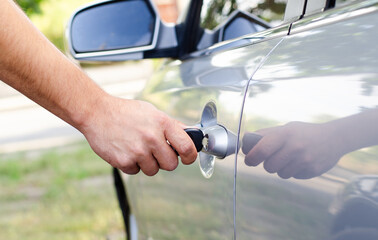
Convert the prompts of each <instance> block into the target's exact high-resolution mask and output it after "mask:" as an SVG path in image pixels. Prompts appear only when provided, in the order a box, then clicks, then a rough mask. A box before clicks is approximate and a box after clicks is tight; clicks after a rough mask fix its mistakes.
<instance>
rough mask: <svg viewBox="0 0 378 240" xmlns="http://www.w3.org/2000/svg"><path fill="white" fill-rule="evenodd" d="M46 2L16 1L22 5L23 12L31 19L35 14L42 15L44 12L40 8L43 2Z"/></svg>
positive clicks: (41, 0) (40, 0)
mask: <svg viewBox="0 0 378 240" xmlns="http://www.w3.org/2000/svg"><path fill="white" fill-rule="evenodd" d="M43 1H44V0H16V2H17V3H18V4H19V5H20V7H21V8H22V10H24V12H25V13H26V15H28V16H29V17H30V16H31V15H33V14H41V13H42V10H41V8H40V4H41V2H43Z"/></svg>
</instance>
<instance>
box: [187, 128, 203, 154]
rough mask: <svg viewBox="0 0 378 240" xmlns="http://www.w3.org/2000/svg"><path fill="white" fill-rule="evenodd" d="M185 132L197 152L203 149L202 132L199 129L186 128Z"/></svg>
mask: <svg viewBox="0 0 378 240" xmlns="http://www.w3.org/2000/svg"><path fill="white" fill-rule="evenodd" d="M184 130H185V132H186V133H187V134H188V135H189V137H190V138H191V139H192V141H193V143H194V146H196V149H197V152H200V151H201V150H202V148H203V145H202V140H203V138H204V135H203V132H202V131H201V129H199V128H187V129H184Z"/></svg>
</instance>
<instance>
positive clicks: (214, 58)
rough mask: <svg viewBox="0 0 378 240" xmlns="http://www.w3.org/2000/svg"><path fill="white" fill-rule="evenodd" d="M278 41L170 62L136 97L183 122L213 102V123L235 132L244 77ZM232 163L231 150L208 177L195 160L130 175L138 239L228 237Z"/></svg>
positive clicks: (230, 230) (198, 115) (196, 117)
mask: <svg viewBox="0 0 378 240" xmlns="http://www.w3.org/2000/svg"><path fill="white" fill-rule="evenodd" d="M286 30H287V29H286ZM279 41H280V39H279V38H277V39H273V40H271V41H266V42H264V43H261V44H259V46H258V47H257V45H256V46H254V45H251V46H248V47H245V48H240V49H235V50H230V51H227V52H221V53H218V54H213V55H211V56H204V57H200V58H196V59H192V60H188V61H185V62H181V61H174V62H171V63H170V64H169V65H168V67H164V69H162V70H160V71H159V72H157V73H156V74H155V76H154V77H153V79H152V80H151V81H150V82H149V84H148V86H147V87H146V89H145V90H144V92H143V94H142V95H141V97H140V98H141V99H143V100H147V101H150V102H152V103H153V104H154V105H156V106H157V107H158V108H159V109H161V110H163V111H164V112H166V113H168V114H169V115H170V116H172V117H174V118H176V119H179V120H181V121H182V122H184V123H185V124H188V125H195V124H197V123H199V121H200V118H201V114H202V109H203V108H204V106H205V105H206V103H208V102H214V103H215V105H216V106H217V115H218V123H219V124H221V125H223V126H225V127H226V128H227V129H228V130H230V131H232V132H234V133H237V132H238V127H239V119H240V112H241V106H242V101H243V97H244V93H245V86H246V84H247V82H248V80H249V76H251V75H252V73H253V72H254V71H255V69H257V67H258V66H259V64H260V63H261V61H262V60H263V59H264V57H265V56H266V55H267V54H268V53H269V51H270V50H271V49H272V48H273V47H274V46H275V45H276V44H277V43H278V42H279ZM197 161H198V160H197ZM234 166H235V155H231V156H229V157H227V158H226V159H223V160H216V163H215V169H214V174H213V176H212V177H211V178H210V179H206V178H204V177H203V176H202V175H201V172H200V169H199V166H198V163H195V164H193V165H191V166H182V165H180V166H179V167H178V169H177V170H176V171H174V172H160V173H159V174H158V175H157V176H155V177H153V178H150V177H146V176H143V175H137V176H130V177H129V179H128V183H127V185H128V186H133V187H132V188H133V189H130V188H129V190H130V191H129V196H132V199H133V200H132V201H131V202H132V203H131V205H132V208H133V209H134V210H135V212H134V213H135V215H136V219H137V222H138V228H139V239H147V238H148V237H152V238H153V239H232V238H233V235H234V226H233V201H234V199H233V196H234V192H233V189H234ZM166 221H167V222H166Z"/></svg>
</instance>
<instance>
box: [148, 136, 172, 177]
mask: <svg viewBox="0 0 378 240" xmlns="http://www.w3.org/2000/svg"><path fill="white" fill-rule="evenodd" d="M160 143H161V144H159V147H158V148H157V149H155V150H153V151H152V154H153V155H154V157H155V158H156V159H157V161H158V163H159V166H160V168H161V169H163V170H166V171H173V170H175V169H176V168H177V165H178V159H177V155H176V153H175V152H174V151H173V150H172V148H171V147H170V146H169V145H168V144H167V143H166V142H165V141H161V142H160Z"/></svg>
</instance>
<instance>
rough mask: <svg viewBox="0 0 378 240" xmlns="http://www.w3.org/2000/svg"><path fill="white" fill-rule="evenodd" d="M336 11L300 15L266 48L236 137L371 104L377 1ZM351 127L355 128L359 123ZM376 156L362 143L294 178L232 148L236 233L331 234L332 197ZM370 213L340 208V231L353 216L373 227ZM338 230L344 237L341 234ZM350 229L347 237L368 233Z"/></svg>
mask: <svg viewBox="0 0 378 240" xmlns="http://www.w3.org/2000/svg"><path fill="white" fill-rule="evenodd" d="M375 2H376V1H375ZM365 5H366V4H365ZM350 7H353V6H349V8H350ZM354 7H356V6H354ZM364 10H365V11H364ZM340 11H341V12H343V14H340V15H338V14H337V9H336V10H333V13H332V14H329V15H328V17H329V18H333V19H329V18H320V15H318V16H317V17H314V18H312V20H313V21H309V20H308V19H303V22H298V23H296V24H297V25H298V26H301V28H300V27H297V28H295V24H294V25H293V29H295V30H294V31H292V32H291V34H290V36H287V37H285V39H284V40H283V41H282V43H281V44H280V45H279V46H278V47H277V48H276V49H275V51H273V52H272V53H271V54H270V55H269V57H268V59H267V60H266V61H265V63H264V65H263V66H262V67H261V68H260V69H259V70H258V71H257V72H256V74H255V75H254V76H253V77H252V81H251V82H250V86H249V90H248V93H247V95H246V96H247V97H246V102H245V108H244V115H243V121H242V122H243V123H242V131H241V135H242V136H243V135H244V134H245V133H246V132H253V131H256V130H258V129H262V128H270V127H275V126H282V125H285V124H287V123H290V122H295V121H301V122H307V123H324V122H328V121H332V120H336V119H342V118H345V117H348V116H351V115H354V114H359V113H361V112H363V111H366V110H369V109H376V107H377V106H378V81H377V80H378V68H377V66H378V49H377V47H376V43H377V36H378V25H377V24H376V23H377V22H378V11H377V4H375V5H373V6H369V7H367V8H360V9H359V10H356V12H353V11H352V12H348V13H346V12H345V11H344V9H341V10H340ZM325 14H327V13H325ZM351 16H352V17H351ZM355 126H356V128H358V126H359V123H358V122H356V123H355ZM345 131H348V129H345ZM377 160H378V147H377V146H373V147H368V148H364V149H361V150H358V151H354V152H352V153H349V154H346V155H344V156H343V157H342V159H341V160H340V161H339V162H338V164H337V165H336V166H335V167H334V168H332V169H331V170H330V171H328V172H327V173H325V174H323V175H321V176H319V177H315V178H312V179H308V180H298V179H292V178H291V179H281V178H279V177H278V176H277V174H270V173H268V172H267V171H266V170H265V169H264V168H263V166H262V165H263V164H261V165H260V166H258V167H249V166H246V164H245V163H244V155H242V154H239V156H238V160H237V162H238V164H237V165H238V169H237V170H238V174H237V188H236V189H237V193H236V196H237V197H236V199H237V202H236V206H237V208H236V232H237V235H238V237H237V239H251V238H254V239H264V240H265V239H266V240H268V239H269V240H270V239H291V240H294V239H314V240H315V239H331V237H335V235H337V234H338V233H337V232H332V231H331V228H332V226H334V225H335V224H336V225H337V224H339V223H337V222H335V221H338V220H337V219H338V217H337V216H338V214H339V213H340V211H339V212H338V211H335V210H334V211H331V209H332V208H333V207H332V206H334V204H333V203H334V201H335V199H338V198H339V196H338V195H339V193H340V192H342V191H344V188H346V187H347V186H348V183H349V182H351V181H355V180H353V179H355V178H356V177H357V176H359V177H360V176H361V175H362V176H363V175H373V176H377V175H378V168H377V166H378V162H377ZM345 198H346V197H344V198H343V199H344V200H345ZM338 202H339V203H340V202H342V201H340V200H338ZM339 205H340V204H339ZM375 205H376V204H375ZM344 206H346V205H344ZM342 208H343V206H342V207H340V206H339V209H342ZM371 212H373V209H371ZM377 213H378V212H377V211H375V215H373V217H368V216H367V215H366V216H365V217H366V219H364V218H365V217H364V216H363V215H354V216H353V215H346V214H344V215H343V216H344V217H345V216H347V217H348V218H346V219H345V218H344V219H343V221H344V223H343V224H344V225H343V227H340V228H339V230H340V231H343V230H346V229H348V231H350V229H351V228H353V225H352V222H353V220H354V221H356V219H358V220H357V221H359V222H360V223H361V225H360V226H358V227H359V228H360V229H361V228H366V231H365V230H364V231H365V232H367V231H370V232H371V231H373V232H374V231H377V227H378V225H377V224H376V223H377V221H378V215H377ZM339 218H340V217H339ZM355 218H356V219H355ZM362 223H366V225H364V224H362ZM343 236H344V237H345V239H346V236H348V235H343ZM356 236H357V238H354V239H361V240H364V239H371V238H367V237H366V238H365V237H364V235H356ZM375 236H376V235H375ZM334 239H341V238H336V237H335V238H334ZM348 239H349V238H348Z"/></svg>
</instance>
